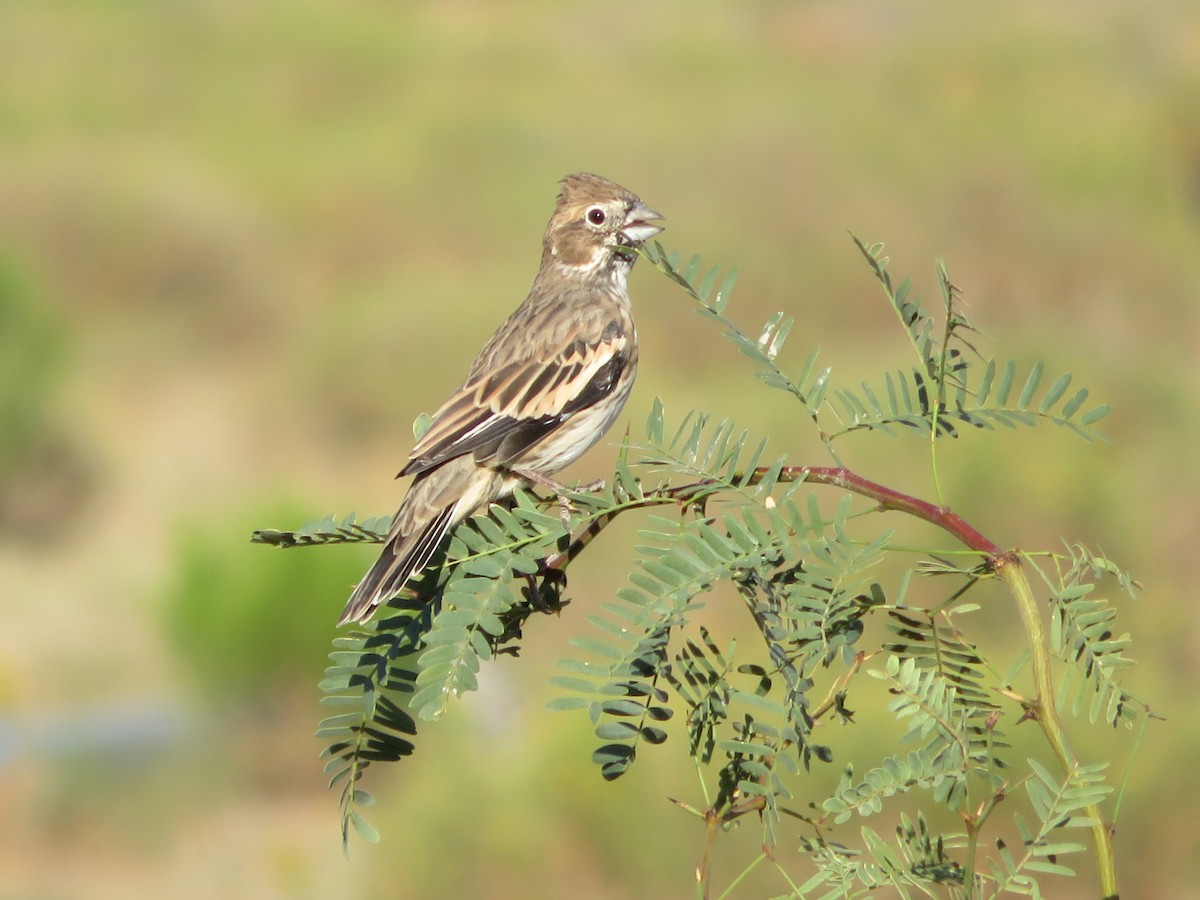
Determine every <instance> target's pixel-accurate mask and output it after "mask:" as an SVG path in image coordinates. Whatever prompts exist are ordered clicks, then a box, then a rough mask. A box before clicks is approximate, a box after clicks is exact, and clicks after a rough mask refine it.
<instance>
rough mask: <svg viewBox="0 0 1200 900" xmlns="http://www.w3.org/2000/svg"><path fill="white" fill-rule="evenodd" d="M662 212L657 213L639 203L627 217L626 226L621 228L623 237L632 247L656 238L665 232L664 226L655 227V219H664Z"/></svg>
mask: <svg viewBox="0 0 1200 900" xmlns="http://www.w3.org/2000/svg"><path fill="white" fill-rule="evenodd" d="M663 218H665V216H663V214H662V213H660V212H655V211H654V210H652V209H651V208H650V207H648V206H647V205H646V204H645V203H638V205H637V206H635V207H634V208H633V209H631V210H630V211H629V212H628V213H627V214H626V216H625V224H624V225H622V226H621V237H623V238H624V239H625V240H626V241H627V242H628V243H629V244H630V245H636V244H640V243H642V242H643V241H647V240H649V239H650V238H652V237H654V236H655V235H656V234H658V233H659V232H660V231H662V230H663V226H662V225H655V224H654V221H653V220H654V219H660V220H661V219H663Z"/></svg>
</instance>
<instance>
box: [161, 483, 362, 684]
mask: <svg viewBox="0 0 1200 900" xmlns="http://www.w3.org/2000/svg"><path fill="white" fill-rule="evenodd" d="M301 509H303V507H302V505H301V504H299V503H287V504H282V503H273V504H271V506H270V507H269V508H266V509H264V508H261V507H260V508H256V509H251V510H249V511H247V512H245V513H244V514H242V513H239V514H238V516H237V518H238V519H239V520H242V521H247V522H254V521H262V522H269V521H282V522H287V521H294V520H295V519H296V518H297V517H298V516H299V515H301V514H302V513H301V512H300V510H301ZM239 543H240V542H238V541H237V536H236V534H235V533H233V532H231V530H230V529H229V528H228V527H227V522H224V521H222V522H215V521H212V520H207V521H204V522H200V523H193V524H190V525H188V526H185V527H183V528H180V529H179V537H178V542H177V547H176V549H175V550H174V553H173V560H174V562H173V572H172V577H173V581H174V583H173V585H171V586H169V587H167V588H166V589H165V590H164V591H163V595H162V604H163V611H164V613H165V615H166V620H167V621H166V626H167V632H168V634H169V636H170V638H171V641H172V646H173V647H174V648H175V650H176V652H175V653H174V654H173V656H174V658H175V659H176V660H177V661H178V663H179V664H180V665H181V666H182V667H183V668H184V670H185V671H186V672H187V674H188V675H189V676H190V677H192V678H193V679H194V681H195V685H196V687H197V688H198V689H199V690H200V691H202V692H203V693H204V694H206V695H208V696H209V697H210V699H212V700H213V701H215V702H217V703H218V704H220V705H223V706H232V707H235V708H236V707H239V706H249V707H251V708H253V707H257V706H259V705H262V704H268V705H269V704H271V703H275V702H281V701H282V702H286V701H287V697H286V695H287V694H288V693H291V692H295V691H297V690H302V691H304V692H305V694H306V695H307V694H308V689H309V687H311V685H312V684H313V683H314V682H315V681H316V680H317V679H318V678H319V677H320V674H321V672H322V670H323V669H324V667H325V654H326V653H327V652H328V648H329V634H330V621H331V610H332V605H331V603H330V600H331V598H336V597H340V596H342V595H343V594H345V593H347V592H348V589H349V588H350V587H353V586H354V584H355V583H356V582H357V580H358V578H359V577H360V576H361V574H362V569H363V560H364V554H362V553H355V552H354V551H352V550H342V551H341V552H340V553H339V552H335V553H333V554H331V555H330V557H329V558H327V559H319V558H317V557H316V556H315V555H314V554H310V553H303V552H300V553H295V554H291V557H290V558H289V559H286V560H285V559H282V558H280V557H279V556H278V555H276V554H267V556H268V558H267V559H265V560H264V559H257V558H255V555H254V554H252V553H250V552H247V550H248V548H247V547H246V546H241V545H239ZM334 618H336V616H335V617H334ZM301 686H303V687H301Z"/></svg>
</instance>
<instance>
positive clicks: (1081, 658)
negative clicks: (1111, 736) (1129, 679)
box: [1049, 544, 1137, 726]
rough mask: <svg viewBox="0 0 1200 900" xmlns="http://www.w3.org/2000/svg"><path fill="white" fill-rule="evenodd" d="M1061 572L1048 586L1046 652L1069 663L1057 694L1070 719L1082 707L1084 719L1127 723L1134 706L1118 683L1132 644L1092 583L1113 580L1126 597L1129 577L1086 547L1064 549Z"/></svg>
mask: <svg viewBox="0 0 1200 900" xmlns="http://www.w3.org/2000/svg"><path fill="white" fill-rule="evenodd" d="M1065 562H1066V566H1065V570H1061V569H1060V571H1059V573H1058V577H1057V578H1056V579H1054V580H1053V581H1051V583H1050V602H1051V604H1052V605H1053V614H1052V615H1051V617H1050V635H1049V642H1050V651H1051V652H1052V653H1054V654H1055V655H1056V656H1058V657H1059V658H1060V659H1062V660H1063V661H1064V662H1066V663H1068V664H1069V665H1068V666H1067V667H1066V668H1064V670H1063V675H1062V680H1061V682H1060V684H1059V687H1058V694H1059V697H1060V698H1061V700H1062V702H1064V703H1069V704H1070V709H1071V712H1072V714H1073V715H1079V714H1081V712H1082V711H1083V710H1084V709H1086V710H1087V716H1088V719H1089V720H1090V721H1092V722H1095V721H1097V720H1099V719H1102V720H1103V721H1105V722H1107V723H1108V724H1110V725H1114V726H1115V725H1118V724H1120V723H1121V722H1125V723H1129V722H1131V721H1132V720H1133V718H1134V717H1135V715H1136V706H1137V704H1136V703H1134V702H1132V701H1133V698H1132V697H1131V696H1130V695H1129V694H1128V693H1127V692H1126V691H1125V689H1124V687H1123V686H1122V684H1121V676H1122V675H1123V674H1124V671H1125V670H1126V669H1127V668H1128V667H1129V666H1131V665H1133V660H1132V659H1130V658H1129V657H1128V656H1126V655H1125V649H1126V648H1127V647H1128V646H1129V644H1130V642H1131V640H1132V639H1131V637H1130V635H1129V633H1128V632H1121V633H1117V631H1116V628H1117V611H1116V609H1114V608H1113V607H1112V606H1111V605H1109V603H1108V601H1107V600H1105V599H1104V598H1102V597H1097V596H1095V590H1096V587H1097V584H1096V581H1095V579H1096V578H1097V577H1100V576H1104V575H1111V576H1114V577H1115V578H1116V579H1117V580H1118V582H1119V583H1121V584H1122V586H1123V587H1125V588H1126V590H1128V591H1129V592H1130V593H1132V592H1133V587H1134V584H1133V579H1132V578H1130V577H1129V576H1128V575H1127V574H1126V573H1124V572H1122V571H1121V570H1120V569H1119V568H1117V567H1116V566H1115V565H1114V564H1113V563H1112V562H1111V561H1110V560H1108V559H1106V558H1104V557H1102V556H1096V555H1093V554H1092V553H1091V552H1090V551H1089V550H1088V549H1087V548H1086V547H1084V546H1082V545H1079V544H1077V545H1074V546H1068V547H1067V556H1066V560H1065Z"/></svg>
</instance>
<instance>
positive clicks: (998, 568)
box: [546, 466, 1117, 900]
mask: <svg viewBox="0 0 1200 900" xmlns="http://www.w3.org/2000/svg"><path fill="white" fill-rule="evenodd" d="M769 471H770V469H768V468H766V467H761V468H757V469H755V470H754V471H753V472H750V473H742V474H739V475H736V476H734V477H733V478H732V479H729V480H730V481H732V482H733V483H736V484H737V485H739V486H741V487H749V486H752V485H755V484H757V483H759V482H760V481H761V480H762V479H763V478H764V477H766V475H767V473H768V472H769ZM778 481H780V482H796V481H801V482H807V483H810V484H826V485H830V486H833V487H839V488H841V489H843V490H846V491H850V492H851V493H854V494H858V495H860V496H863V497H867V498H869V499H871V500H874V501H875V502H876V503H878V504H879V509H880V510H882V511H887V510H894V511H897V512H903V513H907V514H908V515H911V516H914V517H915V518H918V519H921V520H923V521H925V522H928V523H930V524H931V525H934V526H936V527H938V528H940V529H941V530H943V531H945V532H947V533H948V534H950V535H952V536H953V537H954V538H956V539H957V540H958V541H960V542H961V543H962V544H963V545H965V546H966V547H968V548H969V549H971V550H974V551H977V552H979V553H980V554H982V555H983V556H984V557H985V558H986V559H985V561H986V563H987V565H988V566H989V568H991V570H992V571H993V572H995V573H996V575H997V576H998V577H999V578H1000V580H1001V581H1002V582H1003V583H1004V585H1005V587H1007V588H1008V590H1009V592H1010V593H1011V594H1012V597H1013V600H1014V602H1015V603H1016V605H1017V611H1018V613H1019V615H1020V617H1021V624H1022V625H1023V627H1024V629H1025V636H1026V640H1027V644H1028V647H1029V659H1030V668H1031V670H1032V673H1033V681H1034V688H1035V691H1034V694H1035V695H1034V698H1033V699H1031V700H1026V701H1024V708H1025V716H1026V718H1030V719H1033V720H1035V721H1036V722H1037V723H1038V726H1039V727H1040V728H1041V730H1042V733H1043V734H1044V735H1045V737H1046V741H1047V742H1048V743H1049V744H1050V747H1051V749H1052V750H1053V752H1054V755H1055V756H1056V757H1057V759H1058V761H1059V764H1060V765H1061V766H1062V768H1063V770H1064V771H1067V772H1070V771H1072V770H1073V769H1074V767H1075V766H1076V765H1077V760H1076V757H1075V754H1074V751H1073V750H1072V749H1071V746H1070V743H1069V741H1068V740H1067V735H1066V731H1065V729H1064V728H1063V724H1062V720H1061V718H1059V714H1058V707H1057V706H1056V704H1055V702H1054V682H1053V677H1052V674H1051V668H1050V651H1049V647H1048V644H1047V641H1046V633H1045V629H1044V628H1043V626H1042V620H1041V615H1040V613H1039V610H1038V608H1037V602H1036V600H1035V599H1034V596H1033V590H1032V588H1031V587H1030V585H1029V580H1028V579H1027V578H1026V577H1025V573H1024V571H1023V570H1022V568H1021V559H1020V555H1019V554H1018V553H1017V552H1015V551H1011V550H1004V549H1003V548H1001V547H1000V545H999V544H997V543H995V542H994V541H992V540H990V539H989V538H987V537H985V536H984V535H983V534H982V533H981V532H979V531H978V530H977V529H976V528H974V527H973V526H972V525H970V523H968V522H967V521H966V520H964V519H963V518H962V517H961V516H960V515H958V514H957V513H955V512H953V511H952V510H950V509H949V508H948V507H945V506H939V505H937V504H934V503H930V502H929V501H927V500H921V499H920V498H918V497H914V496H912V495H911V494H905V493H903V492H901V491H897V490H895V489H893V488H889V487H887V486H885V485H882V484H879V483H878V482H875V481H871V480H870V479H868V478H864V477H863V476H862V475H859V474H857V473H855V472H853V471H851V470H850V469H848V468H846V467H844V466H786V467H784V468H783V469H782V470H781V471H780V472H779V473H778ZM720 484H721V482H717V481H713V480H711V479H710V480H705V481H699V482H694V483H690V484H684V485H674V486H666V487H661V488H659V489H657V490H655V491H651V492H649V493H647V494H645V495H643V496H642V497H639V498H636V499H632V500H630V501H629V502H628V503H625V504H622V506H620V507H619V508H617V509H614V510H610V511H608V512H605V513H602V514H601V515H599V516H597V517H596V518H594V519H593V520H592V521H591V522H589V523H588V524H587V525H586V526H584V528H583V529H582V530H581V531H580V532H579V534H577V535H575V536H574V537H573V538H572V540H571V542H570V544H569V545H568V546H567V548H566V549H565V550H563V551H561V552H560V553H558V554H555V555H554V556H553V557H550V558H549V559H547V560H546V567H547V569H552V570H554V569H556V570H560V571H561V570H562V569H563V568H565V567H566V566H567V565H568V564H569V563H570V562H571V560H573V559H574V558H575V557H577V556H578V555H579V553H580V552H582V550H583V548H584V547H585V546H587V545H588V544H589V543H591V541H592V540H593V539H594V538H595V537H596V535H598V534H599V533H600V532H601V531H602V530H603V529H604V528H605V527H606V526H607V525H608V524H609V523H610V522H612V520H613V519H615V518H616V516H617V515H618V514H620V513H622V512H625V511H627V510H630V509H638V508H645V507H649V506H659V505H662V504H663V502H664V501H666V502H675V503H678V504H680V505H681V506H683V507H685V508H686V507H688V506H692V505H696V504H702V503H704V502H705V501H706V500H707V498H708V497H709V496H711V494H712V492H713V489H714V488H719V486H720ZM1087 813H1088V816H1089V817H1090V818H1091V819H1092V821H1093V822H1094V824H1093V825H1092V835H1093V839H1094V841H1095V845H1096V859H1097V864H1098V867H1099V878H1100V889H1101V896H1102V897H1103V898H1104V900H1115V898H1116V897H1117V884H1116V863H1115V859H1114V856H1113V848H1112V835H1111V832H1110V830H1109V827H1108V825H1107V824H1106V823H1105V821H1104V818H1103V815H1102V812H1101V809H1100V807H1099V804H1091V805H1089V806H1088V807H1087Z"/></svg>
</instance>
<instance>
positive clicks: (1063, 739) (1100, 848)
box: [993, 553, 1118, 900]
mask: <svg viewBox="0 0 1200 900" xmlns="http://www.w3.org/2000/svg"><path fill="white" fill-rule="evenodd" d="M993 565H994V567H995V570H996V575H997V576H998V577H999V578H1000V580H1001V581H1003V582H1004V584H1005V586H1006V587H1007V588H1008V589H1009V591H1010V592H1011V593H1012V596H1013V600H1015V601H1016V604H1017V611H1018V612H1019V613H1020V616H1021V624H1022V625H1023V626H1024V627H1025V634H1026V636H1027V638H1028V644H1029V662H1030V669H1031V670H1032V672H1033V684H1034V693H1035V696H1034V698H1033V699H1032V700H1029V701H1027V702H1026V714H1027V715H1028V716H1029V717H1030V718H1032V719H1034V720H1035V721H1036V722H1037V723H1038V726H1039V727H1040V728H1041V729H1042V734H1044V735H1045V736H1046V742H1047V743H1049V744H1050V748H1051V749H1052V750H1053V751H1054V755H1055V756H1056V757H1057V758H1058V762H1059V764H1060V765H1061V766H1062V767H1063V769H1064V770H1065V771H1068V772H1070V771H1072V770H1073V769H1074V768H1075V767H1076V766H1077V765H1078V760H1077V758H1076V756H1075V752H1074V751H1073V750H1072V749H1071V745H1070V742H1069V741H1068V740H1067V734H1066V730H1065V729H1064V728H1063V724H1062V719H1060V718H1059V715H1058V706H1057V704H1056V703H1055V702H1054V682H1053V679H1052V676H1051V672H1050V651H1049V649H1048V645H1047V642H1046V633H1045V630H1044V629H1043V627H1042V617H1041V615H1040V614H1039V612H1038V608H1037V601H1036V600H1035V599H1034V596H1033V589H1032V588H1031V587H1030V586H1029V579H1028V578H1026V577H1025V572H1024V571H1023V570H1022V569H1021V559H1020V557H1019V556H1018V555H1017V554H1015V553H1007V554H1004V555H1003V556H1002V557H1000V558H999V559H996V560H994V561H993ZM1085 809H1086V812H1087V815H1088V818H1090V819H1091V820H1092V823H1093V824H1092V838H1093V840H1094V841H1095V844H1096V865H1097V867H1098V869H1099V876H1100V896H1101V897H1102V898H1104V900H1116V897H1117V896H1118V895H1117V874H1116V860H1115V858H1114V856H1113V847H1112V832H1111V831H1110V829H1109V826H1108V824H1107V823H1106V822H1105V820H1104V814H1103V811H1102V810H1101V809H1100V805H1099V804H1097V803H1091V804H1088V806H1087V807H1085Z"/></svg>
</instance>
